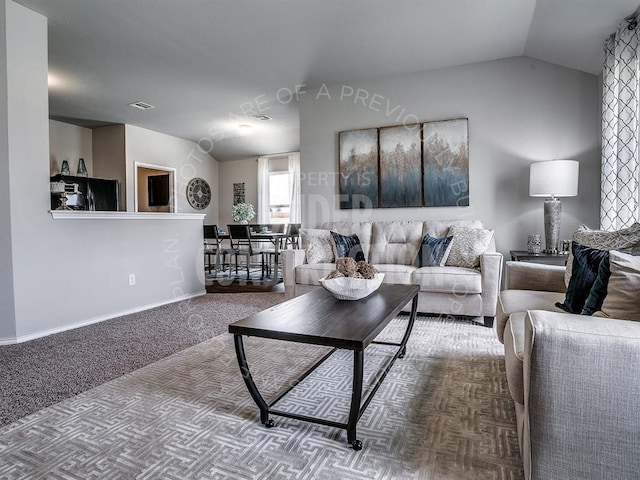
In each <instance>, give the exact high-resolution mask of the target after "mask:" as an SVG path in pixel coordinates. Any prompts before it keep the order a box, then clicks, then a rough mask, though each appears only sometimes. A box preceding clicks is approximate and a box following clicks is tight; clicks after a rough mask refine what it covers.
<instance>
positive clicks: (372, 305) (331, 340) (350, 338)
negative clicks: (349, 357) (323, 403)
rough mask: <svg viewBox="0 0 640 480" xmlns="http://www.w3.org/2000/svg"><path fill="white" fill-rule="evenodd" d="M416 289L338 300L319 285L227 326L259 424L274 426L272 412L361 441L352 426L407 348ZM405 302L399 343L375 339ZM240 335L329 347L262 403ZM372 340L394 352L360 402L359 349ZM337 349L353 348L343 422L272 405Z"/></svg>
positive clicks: (393, 288) (383, 289) (357, 445)
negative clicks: (408, 306) (348, 403)
mask: <svg viewBox="0 0 640 480" xmlns="http://www.w3.org/2000/svg"><path fill="white" fill-rule="evenodd" d="M418 291H419V288H418V287H417V286H416V285H382V286H380V288H379V289H378V290H376V291H375V292H374V293H372V294H371V295H369V296H368V297H366V298H363V299H361V300H355V301H344V300H337V299H336V298H335V297H333V295H331V294H330V293H329V292H327V291H326V290H324V289H322V288H319V289H316V290H314V291H313V292H310V293H307V294H305V295H302V296H300V297H297V298H294V299H292V300H289V301H286V302H284V303H281V304H279V305H276V306H275V307H272V308H269V309H267V310H264V311H262V312H259V313H256V314H254V315H251V316H250V317H247V318H245V319H243V320H240V321H238V322H235V323H233V324H231V325H229V332H230V333H233V335H234V343H235V348H236V356H237V357H238V364H239V365H240V372H241V373H242V377H243V378H244V382H245V384H246V385H247V388H248V389H249V393H250V394H251V397H252V398H253V400H254V401H255V402H256V405H258V408H259V409H260V422H261V423H263V424H264V425H266V426H267V427H273V426H274V425H275V424H274V422H273V420H271V419H270V418H269V415H270V414H271V415H278V416H282V417H288V418H294V419H297V420H304V421H307V422H313V423H318V424H321V425H328V426H330V427H336V428H344V429H346V430H347V441H348V442H349V444H350V445H351V446H352V447H353V449H354V450H360V449H361V448H362V442H361V441H360V440H358V439H357V438H356V424H357V423H358V420H359V419H360V417H361V416H362V414H363V413H364V411H365V410H366V408H367V406H368V405H369V402H371V400H372V399H373V396H374V395H375V393H376V392H377V390H378V388H379V387H380V385H381V384H382V381H383V380H384V378H385V377H386V375H387V373H388V372H389V370H390V369H391V366H392V365H393V363H394V362H395V361H396V359H398V358H402V357H403V356H404V354H405V352H406V348H407V347H406V344H407V340H409V335H411V329H412V328H413V323H414V321H415V318H416V310H417V306H418ZM410 301H412V304H411V315H410V317H409V321H408V323H407V329H406V331H405V333H404V336H403V337H402V340H401V341H400V343H393V342H376V341H374V338H376V337H377V336H378V334H379V333H380V332H381V331H382V330H383V329H384V328H385V327H386V326H387V325H388V324H389V322H390V321H391V320H393V319H394V318H395V317H396V315H397V314H398V313H399V312H400V311H401V310H402V307H404V306H405V305H406V304H407V303H408V302H410ZM243 335H247V336H252V337H264V338H272V339H276V340H286V341H289V342H298V343H308V344H312V345H324V346H328V347H333V349H332V350H331V351H330V352H329V353H328V354H327V355H325V356H324V357H323V358H321V359H320V360H319V361H318V362H317V363H316V364H314V365H313V366H312V367H311V368H310V369H309V370H307V371H306V372H305V373H304V374H303V375H302V376H301V377H300V378H298V379H297V380H296V381H295V382H292V383H291V384H290V386H289V387H287V388H285V389H284V390H283V391H282V392H280V393H279V394H278V395H276V398H275V399H274V400H272V401H271V402H270V403H267V402H266V401H265V399H264V398H263V397H262V395H261V394H260V392H259V391H258V388H257V387H256V384H255V383H254V381H253V378H252V376H251V372H250V370H249V365H248V364H247V358H246V356H245V352H244V345H243V342H242V336H243ZM372 343H373V344H382V345H393V346H397V347H398V350H397V351H396V353H395V355H394V356H393V358H392V359H391V360H390V361H389V362H388V363H387V365H386V367H385V368H384V370H383V371H382V372H381V374H380V375H379V376H378V377H377V378H378V381H377V383H376V384H375V385H374V386H373V387H372V389H371V393H370V394H369V395H368V396H367V398H366V399H364V401H363V399H362V377H363V370H364V350H365V349H366V348H367V347H368V346H369V345H370V344H372ZM337 349H347V350H353V384H352V385H353V387H352V392H351V407H350V409H349V418H348V420H347V422H346V423H340V422H334V421H330V420H324V419H321V418H316V417H309V416H306V415H296V414H293V413H289V412H284V411H281V410H277V409H274V408H273V407H274V406H275V404H276V403H278V402H279V401H280V400H281V399H282V398H283V397H284V396H285V395H286V394H287V393H289V392H290V391H291V390H292V389H293V388H294V387H295V386H296V385H297V384H298V383H300V382H301V381H302V380H304V379H305V378H306V377H307V376H308V375H309V374H310V373H311V372H313V371H314V370H315V369H316V368H317V367H319V366H320V365H321V364H322V363H323V362H324V361H325V360H327V359H328V358H329V357H330V356H331V355H332V354H333V353H334V352H335V351H336V350H337Z"/></svg>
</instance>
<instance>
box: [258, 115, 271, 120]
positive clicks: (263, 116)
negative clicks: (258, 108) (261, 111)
mask: <svg viewBox="0 0 640 480" xmlns="http://www.w3.org/2000/svg"><path fill="white" fill-rule="evenodd" d="M253 118H257V119H258V120H273V118H271V117H270V116H269V115H254V116H253Z"/></svg>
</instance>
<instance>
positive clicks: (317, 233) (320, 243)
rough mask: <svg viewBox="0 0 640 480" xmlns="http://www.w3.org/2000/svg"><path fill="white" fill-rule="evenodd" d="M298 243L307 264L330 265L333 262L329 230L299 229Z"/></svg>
mask: <svg viewBox="0 0 640 480" xmlns="http://www.w3.org/2000/svg"><path fill="white" fill-rule="evenodd" d="M300 241H301V242H302V249H303V250H304V251H305V254H306V259H307V263H331V262H333V261H334V259H335V258H334V256H333V241H332V240H331V232H330V231H329V230H321V229H317V228H301V229H300Z"/></svg>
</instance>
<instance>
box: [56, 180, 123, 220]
mask: <svg viewBox="0 0 640 480" xmlns="http://www.w3.org/2000/svg"><path fill="white" fill-rule="evenodd" d="M51 181H52V182H60V181H62V182H64V183H65V184H66V190H67V192H70V191H72V190H73V189H74V187H73V184H77V185H78V188H77V191H78V193H77V194H75V193H67V206H68V207H70V208H71V209H73V210H91V211H101V212H103V211H118V210H120V182H118V180H107V179H104V178H89V177H75V176H72V175H60V174H58V175H54V176H53V177H51ZM59 206H60V195H56V194H53V193H52V194H51V210H56V209H57V208H58V207H59Z"/></svg>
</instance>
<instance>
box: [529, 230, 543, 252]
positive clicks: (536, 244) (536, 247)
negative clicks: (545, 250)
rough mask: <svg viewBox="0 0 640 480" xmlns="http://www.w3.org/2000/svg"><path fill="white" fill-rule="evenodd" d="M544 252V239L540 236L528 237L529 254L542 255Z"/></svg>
mask: <svg viewBox="0 0 640 480" xmlns="http://www.w3.org/2000/svg"><path fill="white" fill-rule="evenodd" d="M541 251H542V239H541V238H540V235H537V234H533V235H527V252H529V253H540V252H541Z"/></svg>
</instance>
